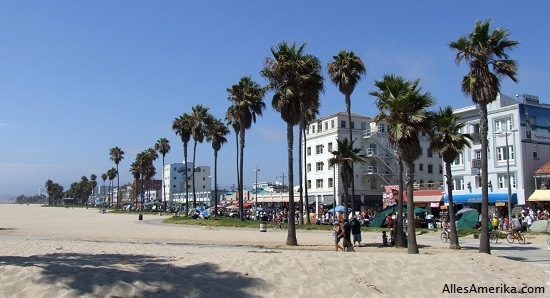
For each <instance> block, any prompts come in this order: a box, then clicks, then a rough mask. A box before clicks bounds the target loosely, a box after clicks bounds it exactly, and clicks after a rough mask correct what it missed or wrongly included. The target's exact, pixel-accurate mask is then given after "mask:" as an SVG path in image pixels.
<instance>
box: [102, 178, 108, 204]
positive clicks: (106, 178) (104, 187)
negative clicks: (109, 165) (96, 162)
mask: <svg viewBox="0 0 550 298" xmlns="http://www.w3.org/2000/svg"><path fill="white" fill-rule="evenodd" d="M101 180H103V205H104V204H105V180H107V174H106V173H103V174H101Z"/></svg>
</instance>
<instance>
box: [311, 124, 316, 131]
mask: <svg viewBox="0 0 550 298" xmlns="http://www.w3.org/2000/svg"><path fill="white" fill-rule="evenodd" d="M311 133H315V124H314V125H312V126H311Z"/></svg>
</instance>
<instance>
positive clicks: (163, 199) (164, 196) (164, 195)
mask: <svg viewBox="0 0 550 298" xmlns="http://www.w3.org/2000/svg"><path fill="white" fill-rule="evenodd" d="M162 197H163V198H162V201H163V203H164V204H163V205H164V211H166V181H164V154H163V155H162Z"/></svg>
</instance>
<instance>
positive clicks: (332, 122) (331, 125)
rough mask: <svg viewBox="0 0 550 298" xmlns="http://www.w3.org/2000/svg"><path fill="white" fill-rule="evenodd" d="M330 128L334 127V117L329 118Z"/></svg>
mask: <svg viewBox="0 0 550 298" xmlns="http://www.w3.org/2000/svg"><path fill="white" fill-rule="evenodd" d="M330 128H334V119H332V120H330Z"/></svg>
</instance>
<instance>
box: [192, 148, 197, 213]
mask: <svg viewBox="0 0 550 298" xmlns="http://www.w3.org/2000/svg"><path fill="white" fill-rule="evenodd" d="M196 156H197V141H194V143H193V175H191V178H192V179H193V208H196V207H197V189H196V188H195V167H196V165H195V157H196Z"/></svg>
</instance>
